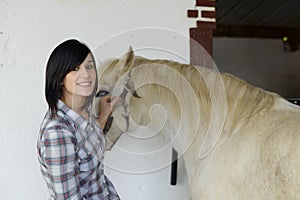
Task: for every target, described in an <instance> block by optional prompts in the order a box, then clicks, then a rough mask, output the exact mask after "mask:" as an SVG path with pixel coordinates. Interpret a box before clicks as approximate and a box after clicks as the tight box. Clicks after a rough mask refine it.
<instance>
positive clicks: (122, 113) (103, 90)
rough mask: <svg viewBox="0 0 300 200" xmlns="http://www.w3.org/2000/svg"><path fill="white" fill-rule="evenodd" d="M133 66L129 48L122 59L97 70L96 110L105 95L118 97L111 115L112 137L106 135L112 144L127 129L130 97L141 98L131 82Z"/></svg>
mask: <svg viewBox="0 0 300 200" xmlns="http://www.w3.org/2000/svg"><path fill="white" fill-rule="evenodd" d="M133 65H134V52H133V50H132V48H130V49H129V51H128V52H127V53H126V54H125V55H124V56H123V57H122V58H119V59H114V60H109V61H107V62H105V63H103V64H102V65H101V66H100V67H99V68H98V75H99V81H98V91H97V93H96V108H98V102H99V98H101V97H103V96H105V95H111V96H112V97H113V98H114V97H115V96H119V97H120V101H119V103H118V104H117V105H115V109H114V111H113V114H112V115H114V118H115V120H114V122H113V123H114V125H113V126H112V131H111V132H112V133H113V134H114V135H108V137H111V138H109V139H110V141H111V142H114V141H115V140H116V139H117V138H118V136H119V134H121V133H122V132H125V131H128V129H129V120H130V119H129V99H130V98H131V97H132V96H133V97H134V98H141V97H140V96H139V95H138V94H137V92H136V91H135V87H134V84H133V82H132V80H131V69H132V68H133ZM97 112H98V110H97ZM116 122H117V124H116ZM116 129H117V130H116Z"/></svg>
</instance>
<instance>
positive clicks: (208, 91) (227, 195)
mask: <svg viewBox="0 0 300 200" xmlns="http://www.w3.org/2000/svg"><path fill="white" fill-rule="evenodd" d="M129 74H130V77H129ZM128 79H130V84H131V86H132V87H135V89H136V92H137V93H138V95H139V96H141V98H140V99H138V98H134V97H133V96H127V100H128V102H129V110H130V117H131V119H130V121H129V130H133V129H136V128H137V127H138V126H139V125H149V124H150V125H151V122H153V123H152V126H153V128H155V126H156V124H159V123H160V120H162V119H160V117H162V115H160V114H157V115H155V113H154V114H153V113H152V114H150V115H151V116H149V113H148V112H149V110H151V107H152V106H153V105H157V104H159V105H161V106H163V108H164V111H165V113H167V119H166V121H165V123H164V124H163V125H162V126H163V127H162V128H161V130H160V133H161V134H163V135H165V137H166V138H168V139H169V140H170V139H171V140H172V139H173V145H174V147H175V148H176V149H177V150H178V151H179V154H180V155H182V156H183V159H184V162H185V165H186V170H187V174H188V178H189V186H190V192H191V197H192V199H193V200H200V199H204V200H217V199H226V200H243V199H246V200H250V199H253V200H254V199H255V200H256V199H259V200H267V199H268V200H270V199H288V200H292V199H294V200H295V199H300V109H299V108H298V107H297V106H296V105H293V104H291V103H289V102H287V101H286V100H284V99H283V98H282V97H280V96H279V95H277V94H275V93H271V92H268V91H265V90H263V89H260V88H257V87H254V86H252V85H250V84H248V83H246V82H245V81H243V80H240V79H239V78H236V77H234V76H233V75H230V74H219V73H217V72H216V71H214V70H211V69H207V68H203V67H195V66H193V65H187V64H180V63H177V62H173V61H168V60H149V59H146V58H142V57H137V56H134V52H133V51H132V50H130V51H129V52H128V53H127V54H126V55H125V56H123V57H122V58H120V59H115V60H111V61H109V62H108V63H106V64H105V66H101V67H100V68H99V90H106V91H108V92H111V93H112V92H113V90H114V89H115V93H116V94H120V93H121V92H122V91H124V89H126V88H124V82H125V81H126V80H128ZM220 81H221V82H220ZM150 83H151V84H150ZM220 83H221V84H220ZM116 85H117V87H116ZM116 88H117V89H116ZM127 89H128V88H127ZM131 89H132V88H131ZM130 92H132V91H129V93H130ZM123 107H124V105H123V106H122V104H120V105H119V106H117V108H116V111H114V113H113V115H114V117H115V121H117V122H119V123H115V122H114V123H113V125H112V128H111V129H110V131H109V132H108V139H109V140H110V141H112V142H113V141H115V140H116V138H118V136H119V135H120V134H121V132H122V131H121V130H122V129H125V128H126V127H125V126H126V125H125V124H126V122H125V119H124V118H123V117H122V116H121V113H122V110H123V109H124V108H123ZM164 117H165V116H164ZM160 125H161V124H160Z"/></svg>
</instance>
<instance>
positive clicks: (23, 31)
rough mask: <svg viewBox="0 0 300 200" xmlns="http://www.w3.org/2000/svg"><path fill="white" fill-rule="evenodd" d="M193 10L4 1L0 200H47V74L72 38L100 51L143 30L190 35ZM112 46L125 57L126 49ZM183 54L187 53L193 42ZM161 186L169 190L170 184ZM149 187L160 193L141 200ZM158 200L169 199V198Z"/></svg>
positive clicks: (114, 2) (93, 0)
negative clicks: (41, 156)
mask: <svg viewBox="0 0 300 200" xmlns="http://www.w3.org/2000/svg"><path fill="white" fill-rule="evenodd" d="M193 5H194V1H193V0H190V1H181V0H175V1H174V0H164V1H161V0H152V1H141V0H130V1H126V0H85V1H81V0H72V1H71V0H51V1H40V0H28V1H21V0H1V1H0V110H1V116H0V136H1V139H0V157H1V164H0V199H12V200H19V199H23V200H27V199H28V200H41V199H46V196H47V191H46V185H45V182H44V181H43V179H42V176H41V173H40V171H39V165H38V161H37V156H36V139H37V135H38V131H39V126H40V123H41V120H42V118H43V116H44V114H45V112H46V109H47V105H46V101H45V98H44V71H45V64H46V61H47V59H48V56H49V54H50V52H51V51H52V49H53V48H54V47H55V46H56V45H57V44H58V43H60V42H61V41H63V40H66V39H68V38H78V39H80V40H81V41H84V42H85V43H87V44H88V45H89V46H90V47H91V48H92V49H95V48H97V47H98V46H99V44H101V43H103V42H104V41H106V40H107V39H109V38H111V37H112V36H114V35H118V34H119V33H121V32H124V31H127V30H131V29H135V28H140V27H145V26H146V27H161V28H167V29H172V30H176V31H178V32H180V33H182V34H185V35H187V34H188V28H189V27H190V26H192V25H194V23H193V22H192V21H191V20H190V19H187V17H186V10H187V9H188V8H192V7H193ZM159 39H161V38H149V40H152V41H155V40H159ZM125 46H126V49H125ZM181 46H182V45H181ZM115 48H116V49H120V50H121V51H125V50H127V48H128V44H124V46H122V47H119V46H115ZM182 49H183V54H185V55H187V53H188V43H186V44H184V45H183V46H182ZM181 51H182V50H181ZM97 57H98V58H99V59H101V58H100V57H101V55H97ZM120 176H121V175H120ZM120 176H119V177H120ZM124 176H125V175H124ZM115 177H116V176H114V177H113V178H115ZM117 177H118V176H117ZM165 177H167V175H165ZM165 177H164V178H165ZM168 177H169V175H168ZM149 178H151V177H149ZM122 180H126V179H125V178H124V179H122ZM130 181H131V180H128V182H121V183H116V186H117V187H118V188H120V191H121V196H126V195H127V196H128V195H129V194H125V195H123V194H124V193H126V190H124V189H121V188H122V187H124V184H125V186H126V185H127V186H128V185H130V184H131V183H130ZM140 181H143V180H140ZM156 181H157V180H156ZM164 181H166V184H168V182H169V179H168V180H164ZM181 181H184V179H183V178H182V179H181ZM162 183H163V181H161V184H162ZM121 184H123V185H121ZM158 186H159V187H161V185H158ZM147 188H148V189H149V188H150V189H151V191H155V188H151V187H149V186H148V187H145V186H143V187H142V188H140V194H139V196H138V197H139V198H138V199H142V196H141V195H142V194H143V191H144V192H145V193H147V194H150V193H149V190H148V189H147ZM171 190H172V189H171ZM173 190H174V188H173ZM127 192H130V191H127ZM145 193H144V194H145ZM130 195H132V194H130ZM161 199H166V197H165V195H164V194H162V198H161ZM125 200H126V199H125ZM130 200H133V199H130Z"/></svg>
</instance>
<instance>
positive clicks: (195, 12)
mask: <svg viewBox="0 0 300 200" xmlns="http://www.w3.org/2000/svg"><path fill="white" fill-rule="evenodd" d="M187 15H188V17H191V18H197V17H198V16H199V15H198V10H188V11H187Z"/></svg>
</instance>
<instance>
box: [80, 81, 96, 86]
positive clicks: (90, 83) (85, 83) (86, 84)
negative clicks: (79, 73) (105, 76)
mask: <svg viewBox="0 0 300 200" xmlns="http://www.w3.org/2000/svg"><path fill="white" fill-rule="evenodd" d="M76 85H79V86H91V85H92V82H91V81H87V82H81V83H77V84H76Z"/></svg>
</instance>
